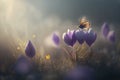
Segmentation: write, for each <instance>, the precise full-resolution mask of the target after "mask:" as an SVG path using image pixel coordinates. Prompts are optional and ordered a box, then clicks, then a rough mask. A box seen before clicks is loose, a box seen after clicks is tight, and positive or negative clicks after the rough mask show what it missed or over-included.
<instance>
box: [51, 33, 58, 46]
mask: <svg viewBox="0 0 120 80" xmlns="http://www.w3.org/2000/svg"><path fill="white" fill-rule="evenodd" d="M52 40H53V42H54V43H55V44H56V45H59V44H60V38H59V36H58V35H57V34H56V33H54V34H53V36H52Z"/></svg>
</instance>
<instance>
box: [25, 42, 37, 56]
mask: <svg viewBox="0 0 120 80" xmlns="http://www.w3.org/2000/svg"><path fill="white" fill-rule="evenodd" d="M25 53H26V55H27V56H28V57H30V58H32V57H34V56H35V53H36V52H35V48H34V46H33V44H32V42H31V41H29V42H28V44H27V47H26V49H25Z"/></svg>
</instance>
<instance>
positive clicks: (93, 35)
mask: <svg viewBox="0 0 120 80" xmlns="http://www.w3.org/2000/svg"><path fill="white" fill-rule="evenodd" d="M96 38H97V34H96V33H95V32H94V31H93V30H89V31H88V32H87V33H86V35H85V41H86V43H87V44H88V45H89V46H91V45H92V44H93V43H94V42H95V40H96Z"/></svg>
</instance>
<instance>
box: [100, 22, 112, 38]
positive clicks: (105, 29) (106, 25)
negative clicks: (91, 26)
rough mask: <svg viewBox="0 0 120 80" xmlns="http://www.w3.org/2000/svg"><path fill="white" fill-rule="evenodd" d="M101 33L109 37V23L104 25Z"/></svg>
mask: <svg viewBox="0 0 120 80" xmlns="http://www.w3.org/2000/svg"><path fill="white" fill-rule="evenodd" d="M101 31H102V34H103V36H104V37H107V35H108V33H109V31H110V28H109V25H108V24H107V23H104V24H103V25H102V29H101Z"/></svg>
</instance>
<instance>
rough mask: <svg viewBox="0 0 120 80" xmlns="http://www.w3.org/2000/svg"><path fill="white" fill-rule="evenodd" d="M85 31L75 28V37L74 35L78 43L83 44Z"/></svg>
mask: <svg viewBox="0 0 120 80" xmlns="http://www.w3.org/2000/svg"><path fill="white" fill-rule="evenodd" d="M85 34H86V33H85V32H84V31H83V30H81V29H79V30H76V32H75V37H76V40H77V41H78V42H79V43H80V44H83V43H84V41H85Z"/></svg>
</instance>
